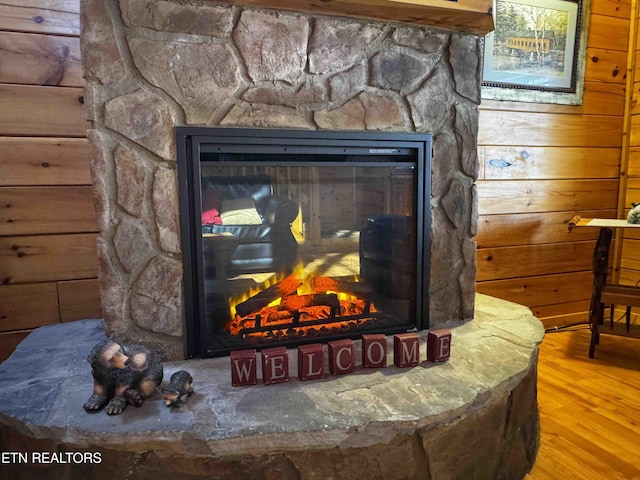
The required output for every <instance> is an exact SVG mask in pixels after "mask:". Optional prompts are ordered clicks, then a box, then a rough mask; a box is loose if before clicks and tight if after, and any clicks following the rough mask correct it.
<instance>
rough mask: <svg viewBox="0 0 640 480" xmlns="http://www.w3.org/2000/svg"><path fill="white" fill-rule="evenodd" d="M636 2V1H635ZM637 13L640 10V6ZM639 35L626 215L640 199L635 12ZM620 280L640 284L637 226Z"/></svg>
mask: <svg viewBox="0 0 640 480" xmlns="http://www.w3.org/2000/svg"><path fill="white" fill-rule="evenodd" d="M636 5H637V4H636ZM636 8H637V13H638V14H640V9H638V7H636ZM635 22H637V23H636V29H635V31H636V39H635V42H636V44H635V50H634V54H635V55H634V57H635V58H634V65H633V66H634V69H633V94H632V97H631V111H630V117H631V118H630V128H629V132H630V133H629V149H628V163H627V169H626V178H627V181H626V185H625V192H624V215H626V214H627V213H628V212H629V209H630V207H631V203H632V202H633V203H640V18H639V17H638V16H636V18H635ZM620 283H624V284H627V285H640V232H639V231H637V229H627V230H625V231H624V237H623V242H622V256H621V261H620ZM633 313H634V315H633V321H634V322H635V323H640V309H638V308H634V309H633Z"/></svg>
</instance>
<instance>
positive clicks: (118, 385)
mask: <svg viewBox="0 0 640 480" xmlns="http://www.w3.org/2000/svg"><path fill="white" fill-rule="evenodd" d="M87 361H88V362H89V363H90V364H91V370H92V374H93V394H92V395H91V397H89V400H87V402H86V403H85V404H84V409H85V410H86V411H87V412H92V411H97V410H100V409H101V408H102V407H103V406H104V405H105V404H106V409H105V411H106V412H107V414H108V415H117V414H120V413H122V412H123V410H124V409H125V408H126V406H127V404H131V405H134V406H136V407H139V406H140V405H142V402H143V401H144V399H145V398H147V397H149V396H150V395H151V394H152V393H153V392H154V391H155V389H156V387H157V386H158V385H160V383H161V382H162V377H163V370H162V361H161V359H160V356H159V355H158V354H157V353H156V352H154V351H153V350H150V349H148V348H147V347H144V346H142V345H128V346H127V345H123V344H121V343H120V342H117V341H116V340H113V339H106V340H103V341H101V342H98V344H96V346H95V347H93V350H91V353H90V354H89V357H88V358H87ZM107 402H108V403H107Z"/></svg>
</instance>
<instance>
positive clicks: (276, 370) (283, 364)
mask: <svg viewBox="0 0 640 480" xmlns="http://www.w3.org/2000/svg"><path fill="white" fill-rule="evenodd" d="M262 381H263V382H264V384H265V385H270V384H272V383H282V382H288V381H289V352H287V348H286V347H274V348H265V349H264V350H262Z"/></svg>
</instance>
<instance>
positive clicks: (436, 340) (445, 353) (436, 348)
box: [427, 328, 451, 363]
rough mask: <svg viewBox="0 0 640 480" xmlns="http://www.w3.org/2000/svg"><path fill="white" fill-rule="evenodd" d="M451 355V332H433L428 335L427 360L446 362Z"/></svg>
mask: <svg viewBox="0 0 640 480" xmlns="http://www.w3.org/2000/svg"><path fill="white" fill-rule="evenodd" d="M450 354H451V331H450V330H446V329H444V328H443V329H441V330H433V331H431V332H429V335H427V360H429V361H430V362H436V363H438V362H444V361H446V360H448V359H449V355H450Z"/></svg>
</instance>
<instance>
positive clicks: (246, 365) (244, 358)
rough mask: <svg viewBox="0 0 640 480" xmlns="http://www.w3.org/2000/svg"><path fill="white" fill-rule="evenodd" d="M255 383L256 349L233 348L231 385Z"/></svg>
mask: <svg viewBox="0 0 640 480" xmlns="http://www.w3.org/2000/svg"><path fill="white" fill-rule="evenodd" d="M255 384H256V351H255V349H253V350H234V351H233V352H231V385H233V386H234V387H240V386H242V385H255Z"/></svg>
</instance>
